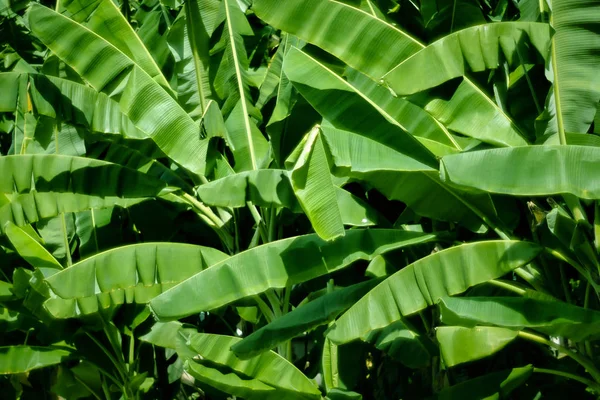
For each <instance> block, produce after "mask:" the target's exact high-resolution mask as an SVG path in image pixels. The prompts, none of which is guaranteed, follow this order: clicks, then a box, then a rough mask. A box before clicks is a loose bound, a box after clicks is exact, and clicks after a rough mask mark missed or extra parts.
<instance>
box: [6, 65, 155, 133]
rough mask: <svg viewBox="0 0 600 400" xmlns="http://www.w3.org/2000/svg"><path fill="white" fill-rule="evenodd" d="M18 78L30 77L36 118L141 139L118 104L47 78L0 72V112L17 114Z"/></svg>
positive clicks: (74, 84)
mask: <svg viewBox="0 0 600 400" xmlns="http://www.w3.org/2000/svg"><path fill="white" fill-rule="evenodd" d="M21 77H23V78H26V77H29V82H30V83H31V87H30V88H29V94H30V96H31V102H32V105H33V106H35V109H36V112H37V113H38V114H41V115H45V116H48V117H51V118H56V117H60V118H61V120H62V121H66V122H70V123H72V124H77V125H82V126H84V127H86V128H89V129H90V130H92V131H94V132H102V133H115V134H122V135H124V136H128V137H132V138H141V137H144V134H143V133H142V132H141V131H139V130H138V129H137V128H136V127H135V126H134V125H133V123H132V122H131V121H130V120H129V118H127V117H126V116H125V115H123V113H122V112H121V110H119V104H118V103H117V102H115V101H113V100H111V99H110V98H109V97H108V96H106V95H105V94H104V93H98V92H96V91H95V90H94V89H92V88H90V87H88V86H85V85H82V84H80V83H77V82H73V81H70V80H66V79H62V78H57V77H54V76H50V75H42V74H37V73H16V72H0V87H1V88H2V91H3V93H4V96H3V103H2V104H0V110H2V111H10V112H14V111H16V110H17V95H18V88H19V85H18V83H19V80H20V78H21Z"/></svg>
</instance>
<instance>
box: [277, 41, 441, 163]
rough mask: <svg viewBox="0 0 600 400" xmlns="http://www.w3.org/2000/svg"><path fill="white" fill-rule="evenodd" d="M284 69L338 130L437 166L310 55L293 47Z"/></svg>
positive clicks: (387, 118) (372, 105) (378, 110)
mask: <svg viewBox="0 0 600 400" xmlns="http://www.w3.org/2000/svg"><path fill="white" fill-rule="evenodd" d="M283 70H284V72H285V74H286V76H287V77H288V78H289V79H290V81H291V82H292V83H293V84H294V86H295V87H296V88H297V89H298V91H299V92H300V93H301V94H302V96H304V97H305V98H306V99H307V100H308V102H309V103H311V105H312V106H313V107H314V108H315V109H316V110H317V111H318V112H319V113H320V114H321V115H323V117H324V118H325V119H327V120H328V121H329V122H330V123H331V124H332V125H333V126H335V127H336V128H338V129H344V130H348V131H351V132H354V133H357V134H359V135H362V136H365V137H368V138H370V139H372V140H375V141H377V142H379V143H382V144H384V145H386V146H389V147H391V148H393V149H394V150H396V151H398V152H400V153H403V154H405V155H407V156H409V157H411V158H414V159H415V160H417V161H419V162H422V163H424V164H426V165H429V166H432V167H433V166H435V165H436V163H435V161H434V156H433V154H431V152H429V151H428V150H427V149H426V148H425V147H424V146H423V145H422V144H421V143H420V142H419V141H417V140H416V139H415V138H414V137H413V136H411V135H410V134H408V133H407V132H406V129H405V128H403V127H402V126H400V124H399V123H398V122H397V121H396V120H394V119H393V118H392V117H390V116H389V115H388V114H387V113H386V112H385V111H384V110H383V109H382V108H380V107H379V105H377V104H375V103H374V102H373V101H372V100H371V99H369V98H368V97H366V96H365V94H363V93H361V92H359V91H358V90H357V89H356V88H354V87H353V86H352V85H351V84H350V83H348V82H347V81H345V80H344V79H343V78H342V77H341V76H339V75H337V74H335V73H334V72H333V71H332V70H330V69H329V68H327V67H326V66H325V65H324V64H322V63H320V62H319V61H317V60H316V59H314V58H313V57H311V56H310V55H308V54H307V53H305V52H303V51H302V50H299V49H298V48H295V47H292V48H291V49H290V50H289V52H288V53H287V54H286V56H285V60H284V64H283Z"/></svg>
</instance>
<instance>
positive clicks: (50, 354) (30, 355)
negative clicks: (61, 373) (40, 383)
mask: <svg viewBox="0 0 600 400" xmlns="http://www.w3.org/2000/svg"><path fill="white" fill-rule="evenodd" d="M70 355H71V352H70V351H68V350H65V349H58V348H51V347H41V346H6V347H0V375H6V374H21V373H25V372H28V371H31V370H34V369H37V368H44V367H47V366H50V365H56V364H60V363H61V362H62V361H63V360H66V359H67V358H69V356H70Z"/></svg>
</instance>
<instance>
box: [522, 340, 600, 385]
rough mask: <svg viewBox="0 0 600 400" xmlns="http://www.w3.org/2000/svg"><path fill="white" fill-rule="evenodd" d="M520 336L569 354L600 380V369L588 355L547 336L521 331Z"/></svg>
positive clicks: (596, 379)
mask: <svg viewBox="0 0 600 400" xmlns="http://www.w3.org/2000/svg"><path fill="white" fill-rule="evenodd" d="M519 337H521V338H523V339H526V340H529V341H531V342H535V343H539V344H542V345H546V346H550V347H552V348H554V349H556V350H558V351H559V352H561V353H564V354H566V355H567V356H569V357H571V358H572V359H573V361H575V362H577V363H578V364H579V365H581V366H582V367H583V368H585V369H586V371H587V372H588V373H589V374H590V375H591V376H592V377H593V378H594V380H595V381H596V382H600V371H598V369H597V368H596V366H595V365H594V363H593V362H592V361H591V360H589V359H588V358H587V357H585V356H583V355H581V354H577V353H575V352H573V351H571V350H570V349H568V348H566V347H564V346H561V345H559V344H556V343H554V342H553V341H551V340H548V339H546V338H545V337H543V336H540V335H537V334H534V333H530V332H525V331H519Z"/></svg>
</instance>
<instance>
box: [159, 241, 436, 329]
mask: <svg viewBox="0 0 600 400" xmlns="http://www.w3.org/2000/svg"><path fill="white" fill-rule="evenodd" d="M436 239H437V235H434V234H422V233H416V232H408V231H400V230H385V229H370V230H362V229H361V230H349V231H347V232H346V235H345V236H344V237H341V238H338V239H337V240H335V241H333V242H326V241H324V240H322V239H320V238H319V237H318V236H317V235H315V234H312V235H305V236H298V237H292V238H288V239H283V240H279V241H276V242H271V243H268V244H265V245H262V246H258V247H255V248H252V249H250V250H247V251H244V252H242V253H239V254H236V255H234V256H232V257H231V258H229V259H227V260H224V261H222V262H220V263H218V264H216V265H214V266H213V267H212V268H209V269H207V270H206V271H203V272H202V273H199V274H197V275H195V276H193V277H191V278H190V279H187V280H186V281H184V282H182V283H180V284H179V285H177V286H175V287H174V288H172V289H170V290H168V291H167V292H165V293H163V294H162V295H160V296H158V297H156V298H155V299H153V300H152V301H151V302H150V308H151V310H152V312H153V313H154V314H155V315H156V316H157V317H158V318H159V319H160V320H174V319H178V318H183V317H185V316H188V315H191V314H194V313H197V312H200V311H208V310H212V309H215V308H219V307H222V306H224V305H227V304H230V303H233V302H235V301H237V300H240V299H243V298H246V297H250V296H254V295H257V294H260V293H263V292H265V291H267V290H268V289H271V288H276V289H281V288H285V287H287V286H288V285H292V284H296V283H300V282H305V281H308V280H310V279H313V278H317V277H319V276H323V275H327V274H329V273H332V272H334V271H338V270H340V269H342V268H344V267H346V266H348V265H350V264H351V263H353V262H354V261H358V260H370V259H372V258H373V257H375V256H377V255H379V254H382V253H385V252H387V251H391V250H394V249H399V248H403V247H406V246H411V245H415V244H419V243H427V242H430V241H433V240H436ZM257 265H258V266H260V268H256V266H257ZM216 282H218V284H215V283H216ZM190 288H193V290H191V289H190Z"/></svg>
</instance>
